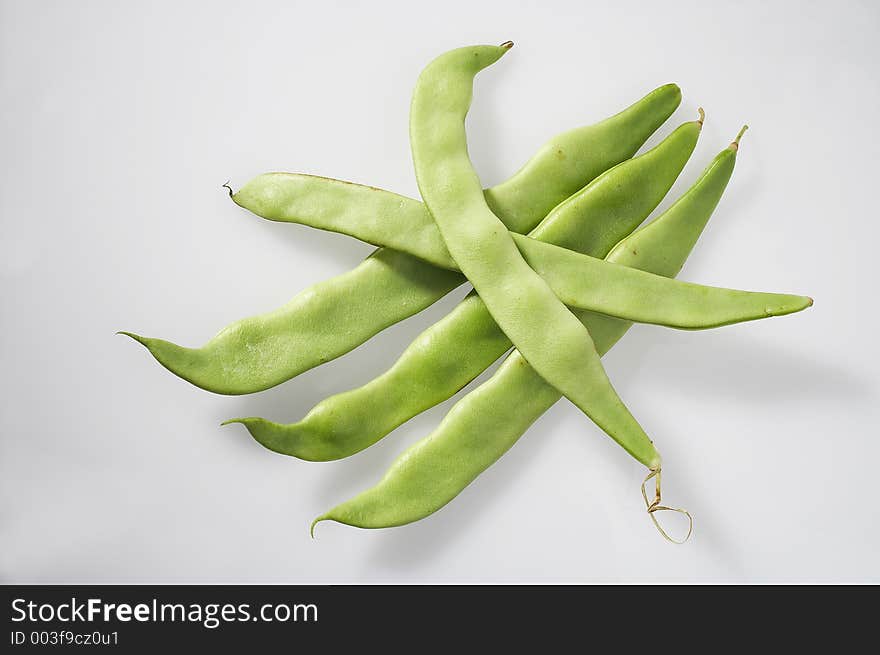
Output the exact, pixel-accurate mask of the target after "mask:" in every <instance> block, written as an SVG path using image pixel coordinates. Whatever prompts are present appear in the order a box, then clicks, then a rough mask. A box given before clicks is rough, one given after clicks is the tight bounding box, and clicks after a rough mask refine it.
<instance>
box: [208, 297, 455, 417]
mask: <svg viewBox="0 0 880 655" xmlns="http://www.w3.org/2000/svg"><path fill="white" fill-rule="evenodd" d="M466 286H467V285H464V286H462V287H459V288H458V289H456V290H454V291H452V292H451V293H449V294H448V295H447V296H446V297H444V298H442V299H440V300H439V301H438V302H436V303H434V304H433V305H432V306H431V307H429V308H427V309H425V310H424V311H422V312H420V313H419V314H417V315H415V316H412V317H410V318H408V319H406V320H403V321H401V322H400V323H398V324H396V325H393V326H391V327H389V328H387V329H385V330H383V331H382V332H380V333H379V334H377V335H375V336H374V337H372V338H371V339H369V340H367V341H366V342H365V343H363V344H361V345H360V346H358V347H357V348H355V349H354V350H352V351H351V352H348V353H346V354H345V355H342V356H341V357H339V358H337V359H335V360H333V361H331V362H327V363H326V364H323V365H322V366H317V367H315V368H313V369H311V370H309V371H306V372H304V373H302V374H301V375H298V376H297V377H295V378H293V379H291V380H288V381H287V382H284V383H283V384H280V385H278V386H277V387H274V388H272V389H268V390H266V391H263V392H260V393H257V394H251V395H247V396H234V397H232V398H231V399H230V400H231V402H230V403H229V404H228V405H227V411H229V412H230V413H229V415H228V416H225V417H223V418H222V419H221V420H223V419H226V418H233V417H236V416H239V417H241V416H260V417H262V418H267V419H269V420H272V421H277V422H295V421H298V420H300V419H301V418H302V417H303V416H304V415H305V414H306V413H307V412H308V411H309V410H310V409H311V408H312V407H314V406H315V405H316V404H317V403H318V402H320V401H321V400H323V399H324V398H326V397H328V396H330V395H333V394H336V393H340V392H343V391H347V390H349V389H353V388H356V387H358V386H361V385H363V384H365V383H367V382H368V381H370V380H371V379H373V378H374V377H376V376H377V375H379V374H381V373H383V372H385V371H386V370H387V369H388V368H389V367H390V366H391V365H392V364H393V363H394V362H395V361H396V360H397V358H398V357H399V356H400V354H401V353H402V352H403V350H404V349H405V348H406V347H407V346H408V345H409V344H410V342H411V341H412V340H413V339H415V338H416V337H417V336H418V335H419V334H420V333H421V332H423V331H424V330H425V329H426V328H427V327H428V326H430V325H432V324H433V323H435V322H437V321H438V320H440V319H441V318H442V317H443V316H445V315H446V314H448V313H449V312H450V311H451V310H452V308H453V307H454V306H455V305H456V304H457V303H458V302H459V301H460V300H461V299H462V298H463V297H464V295H465V294H466V293H467V288H466ZM242 429H243V428H242Z"/></svg>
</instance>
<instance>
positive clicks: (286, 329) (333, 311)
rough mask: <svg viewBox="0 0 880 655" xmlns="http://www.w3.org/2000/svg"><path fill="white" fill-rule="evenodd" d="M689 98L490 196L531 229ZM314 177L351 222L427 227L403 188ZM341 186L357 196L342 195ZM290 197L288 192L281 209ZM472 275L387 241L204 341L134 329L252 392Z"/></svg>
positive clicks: (668, 90)
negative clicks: (196, 344)
mask: <svg viewBox="0 0 880 655" xmlns="http://www.w3.org/2000/svg"><path fill="white" fill-rule="evenodd" d="M680 102H681V91H680V90H679V88H678V87H677V86H676V85H675V84H666V85H664V86H661V87H659V88H657V89H655V90H654V91H652V92H651V93H649V94H648V95H646V96H645V97H644V98H642V99H641V100H639V101H637V102H635V103H634V104H633V105H631V106H629V107H627V108H626V109H624V110H623V111H621V112H620V113H618V114H616V115H614V116H612V117H610V118H607V119H606V120H604V121H602V122H600V123H597V124H595V125H591V126H587V127H582V128H578V129H574V130H569V131H568V132H564V133H562V134H560V135H558V136H556V137H555V138H553V139H552V140H551V141H549V142H548V143H547V144H545V145H544V146H543V147H542V148H541V149H540V150H539V151H538V152H537V153H536V154H535V155H534V156H533V157H532V158H531V159H530V160H529V162H528V163H527V164H526V165H525V166H523V168H522V169H521V170H520V171H519V172H517V173H516V174H515V175H514V176H513V177H511V178H510V179H509V180H508V181H507V182H504V183H502V184H500V185H498V186H497V187H493V188H491V189H488V190H487V191H486V192H485V196H486V201H487V202H488V203H489V204H490V205H492V206H493V207H495V208H496V211H498V212H499V216H500V217H501V218H502V220H503V221H504V222H505V224H506V226H507V227H508V228H510V229H511V230H514V231H517V232H528V231H529V230H531V229H532V228H534V227H535V226H536V225H537V224H538V223H539V222H540V221H541V220H542V219H543V218H544V217H545V215H546V214H547V213H548V212H549V211H550V210H551V209H552V208H553V207H555V206H556V205H557V204H559V203H560V202H562V201H563V200H565V199H566V198H567V197H569V196H570V195H572V194H573V193H575V192H576V191H578V190H579V189H581V188H582V187H584V186H585V185H586V184H588V183H589V182H590V181H592V180H593V179H594V178H596V177H597V176H598V175H600V174H601V173H603V172H604V171H606V170H607V169H609V168H611V167H612V166H614V165H615V164H618V163H620V162H622V161H624V160H626V159H628V158H629V157H631V156H632V155H633V154H635V152H636V151H637V150H638V149H639V148H640V147H641V146H642V145H643V144H644V143H645V141H647V139H648V137H650V136H651V135H652V134H653V133H654V132H655V131H656V130H657V129H658V128H659V127H660V126H661V125H662V124H663V123H664V122H665V121H666V119H667V118H669V116H670V115H672V112H673V111H675V109H676V107H678V105H679V103H680ZM301 179H305V178H301ZM309 179H310V180H311V181H314V182H315V184H312V185H311V190H312V191H313V192H314V193H316V194H317V195H316V196H314V195H313V196H312V199H311V200H309V202H310V203H311V202H315V203H317V204H313V205H311V206H312V207H315V206H322V207H323V206H328V207H336V208H337V211H340V212H342V213H344V214H346V215H347V216H349V220H348V221H347V222H348V223H349V224H352V223H371V222H375V221H377V220H380V221H381V222H382V224H385V225H388V224H390V225H392V226H393V225H395V224H396V225H397V226H400V225H401V224H405V223H406V221H405V220H403V219H402V218H401V217H404V218H405V217H408V218H409V219H410V220H412V219H413V217H416V218H415V221H416V227H417V230H418V227H419V226H421V227H422V228H423V227H424V225H425V224H426V222H430V220H429V219H430V215H429V214H428V212H427V210H426V209H425V207H424V205H423V204H422V203H420V202H418V201H417V200H412V199H410V198H404V197H403V196H397V195H394V196H393V199H394V200H393V201H392V202H389V201H388V200H387V198H388V197H389V196H391V194H387V192H378V193H371V191H373V190H371V189H369V188H368V187H356V186H354V185H352V186H348V185H345V184H344V183H334V182H333V181H331V180H326V179H325V178H309ZM340 190H346V191H348V193H349V194H356V196H355V197H352V195H348V197H342V198H340V197H339V195H338V194H339V192H340ZM386 194H387V195H386ZM284 201H285V198H284V197H282V198H279V211H280V208H281V207H283V206H284ZM242 202H243V199H242ZM271 213H272V214H275V211H272V212H271ZM328 213H331V212H328ZM572 229H573V228H572ZM394 231H395V230H394V229H389V230H386V232H387V233H389V234H391V233H393V232H394ZM464 282H465V279H464V277H462V276H461V275H460V274H456V273H452V272H450V271H448V270H444V269H442V268H439V267H436V266H431V265H430V264H428V263H426V262H424V261H422V260H419V259H415V258H413V257H411V256H408V255H406V254H404V253H402V252H400V251H394V250H389V249H387V248H381V249H379V250H377V251H376V252H374V253H373V254H372V255H370V256H369V257H368V258H367V259H366V260H364V261H363V263H361V264H360V265H359V266H358V267H357V268H355V269H354V270H352V271H349V272H348V273H344V274H342V275H339V276H337V277H335V278H333V279H330V280H327V281H325V282H321V283H319V284H316V285H314V286H313V287H311V288H309V289H306V290H305V291H302V292H301V293H300V294H299V295H297V296H296V297H294V298H293V299H292V300H291V301H290V302H289V303H287V304H286V305H284V306H283V307H280V308H278V309H276V310H274V311H271V312H268V313H266V314H261V315H258V316H253V317H250V318H246V319H242V320H240V321H237V322H235V323H233V324H231V325H228V326H226V327H225V328H223V329H222V330H221V331H220V332H219V333H218V334H217V335H216V336H215V337H214V338H212V339H211V340H210V341H209V342H208V343H206V344H205V345H204V346H202V347H201V348H185V347H182V346H178V345H177V344H175V343H172V342H170V341H165V340H164V339H156V338H150V337H143V336H140V335H137V334H134V333H131V332H124V334H127V335H128V336H130V337H132V338H134V339H136V340H137V341H139V342H140V343H141V344H143V345H144V346H146V347H147V349H148V350H149V351H150V353H152V355H153V357H155V358H156V360H157V361H158V362H159V363H160V364H162V366H164V367H165V368H167V369H168V370H169V371H171V372H172V373H174V374H175V375H178V376H180V377H181V378H183V379H184V380H187V381H188V382H191V383H192V384H194V385H196V386H197V387H201V388H202V389H206V390H208V391H213V392H215V393H221V394H229V395H237V394H248V393H254V392H257V391H263V390H265V389H269V388H271V387H274V386H275V385H278V384H281V383H282V382H285V381H286V380H289V379H290V378H292V377H295V376H297V375H299V374H300V373H303V372H305V371H307V370H309V369H311V368H314V367H315V366H318V365H319V364H324V363H326V362H328V361H330V360H332V359H335V358H337V357H339V356H341V355H344V354H345V353H347V352H349V351H351V350H352V349H354V348H356V347H357V346H359V345H361V344H362V343H364V342H365V341H367V340H368V339H370V337H372V336H374V335H376V334H378V333H379V332H381V331H382V330H384V329H385V328H387V327H390V326H391V325H394V324H395V323H398V322H400V321H402V320H404V319H406V318H409V317H410V316H413V315H415V314H417V313H419V312H420V311H422V310H423V309H425V308H427V307H430V306H431V305H432V304H434V303H435V302H437V301H438V300H439V299H440V298H442V297H443V296H445V295H446V294H447V293H449V292H450V291H452V290H453V289H455V288H456V287H458V286H460V285H461V284H462V283H464ZM328 326H333V329H332V330H328V329H327V327H328Z"/></svg>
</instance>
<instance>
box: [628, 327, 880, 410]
mask: <svg viewBox="0 0 880 655" xmlns="http://www.w3.org/2000/svg"><path fill="white" fill-rule="evenodd" d="M777 320H784V319H777ZM727 329H729V328H722V329H721V330H722V331H724V330H727ZM670 332H671V331H668V330H666V329H664V328H659V327H654V326H639V331H638V332H635V331H633V332H631V333H630V334H629V335H628V337H627V345H626V347H625V348H622V349H621V350H622V352H616V353H615V355H614V373H613V375H612V377H613V379H614V380H615V382H619V383H620V385H621V387H624V388H625V387H626V386H627V385H628V384H631V383H634V380H635V377H636V376H637V377H638V378H639V382H638V384H639V385H640V386H644V387H646V388H651V387H656V388H664V389H669V388H674V389H675V390H676V392H679V393H681V394H682V395H687V396H689V397H692V398H704V397H712V398H725V397H726V398H730V399H731V401H732V402H733V401H736V402H738V403H739V402H742V401H746V402H750V403H761V404H766V403H778V402H791V403H798V404H801V403H803V402H805V401H807V400H813V399H827V398H829V397H834V398H850V399H852V400H863V399H865V398H867V397H870V396H871V395H872V392H871V386H872V384H871V381H870V380H866V379H864V378H862V377H859V376H858V375H856V374H854V373H853V371H852V370H850V369H847V368H845V367H843V366H841V365H840V364H839V363H838V362H836V361H834V360H831V359H823V355H824V353H823V352H821V351H811V352H809V353H804V352H802V351H799V350H796V349H795V348H794V347H792V348H787V347H780V346H779V344H778V343H774V342H771V341H769V340H761V338H760V337H756V336H750V335H746V334H743V332H742V331H740V332H729V333H727V334H720V333H716V334H710V333H708V332H704V333H693V334H687V335H685V336H686V337H687V338H681V336H680V334H681V333H679V335H672V334H670ZM826 357H827V356H826Z"/></svg>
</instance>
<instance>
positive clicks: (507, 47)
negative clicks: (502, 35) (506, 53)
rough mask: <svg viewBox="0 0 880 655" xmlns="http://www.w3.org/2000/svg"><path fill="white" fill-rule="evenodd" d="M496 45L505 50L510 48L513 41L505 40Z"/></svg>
mask: <svg viewBox="0 0 880 655" xmlns="http://www.w3.org/2000/svg"><path fill="white" fill-rule="evenodd" d="M498 47H500V48H504V49H505V50H510V49H511V48H512V47H513V41H505V42H504V43H502V44H501V45H500V46H498Z"/></svg>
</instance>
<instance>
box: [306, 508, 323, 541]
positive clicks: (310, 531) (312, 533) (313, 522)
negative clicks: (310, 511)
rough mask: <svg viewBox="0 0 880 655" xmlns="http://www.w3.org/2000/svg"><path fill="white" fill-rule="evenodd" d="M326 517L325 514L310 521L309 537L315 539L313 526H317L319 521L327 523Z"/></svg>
mask: <svg viewBox="0 0 880 655" xmlns="http://www.w3.org/2000/svg"><path fill="white" fill-rule="evenodd" d="M327 520H328V516H327V515H326V514H321V516H319V517H318V518H316V519H315V520H314V521H312V524H311V525H310V526H309V536H310V537H311V538H312V539H314V538H315V526H316V525H318V523H320V522H321V521H327Z"/></svg>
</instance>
